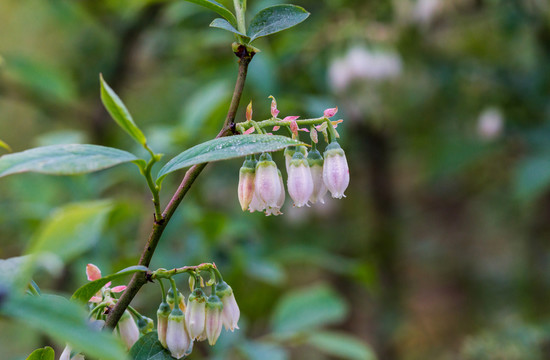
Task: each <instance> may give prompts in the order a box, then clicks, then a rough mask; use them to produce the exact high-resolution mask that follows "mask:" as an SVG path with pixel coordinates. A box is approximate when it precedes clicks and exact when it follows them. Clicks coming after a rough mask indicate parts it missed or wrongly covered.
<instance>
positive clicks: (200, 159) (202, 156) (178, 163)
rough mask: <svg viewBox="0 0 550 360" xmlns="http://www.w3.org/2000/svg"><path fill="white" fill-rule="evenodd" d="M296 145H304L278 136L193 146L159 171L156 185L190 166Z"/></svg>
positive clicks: (245, 137) (225, 139) (234, 138)
mask: <svg viewBox="0 0 550 360" xmlns="http://www.w3.org/2000/svg"><path fill="white" fill-rule="evenodd" d="M296 145H304V144H303V143H301V142H299V141H296V140H292V139H290V138H288V137H286V136H280V135H236V136H230V137H223V138H219V139H214V140H210V141H207V142H204V143H202V144H199V145H196V146H193V147H192V148H190V149H187V150H185V151H184V152H182V153H181V154H179V155H178V156H176V157H175V158H173V159H172V160H170V161H169V162H168V163H167V164H166V165H164V167H163V168H162V169H160V171H159V174H158V177H157V184H160V183H161V182H162V180H163V179H164V177H165V176H166V175H168V174H169V173H171V172H174V171H176V170H179V169H183V168H186V167H188V166H191V165H196V164H202V163H206V162H211V161H219V160H227V159H233V158H238V157H243V156H246V155H251V154H258V153H262V152H269V151H277V150H281V149H283V148H285V147H287V146H296Z"/></svg>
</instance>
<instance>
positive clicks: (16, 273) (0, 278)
mask: <svg viewBox="0 0 550 360" xmlns="http://www.w3.org/2000/svg"><path fill="white" fill-rule="evenodd" d="M28 260H29V256H16V257H11V258H9V259H2V260H0V284H2V286H6V287H8V288H11V287H12V286H14V285H15V283H16V282H17V281H18V279H20V274H21V271H22V269H23V268H24V267H25V266H26V264H27V261H28ZM25 285H26V283H25Z"/></svg>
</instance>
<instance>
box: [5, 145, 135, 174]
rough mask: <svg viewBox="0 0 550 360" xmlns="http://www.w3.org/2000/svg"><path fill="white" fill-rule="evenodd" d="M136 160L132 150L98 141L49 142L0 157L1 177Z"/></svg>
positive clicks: (88, 168) (93, 168)
mask: <svg viewBox="0 0 550 360" xmlns="http://www.w3.org/2000/svg"><path fill="white" fill-rule="evenodd" d="M136 160H138V158H137V157H135V156H134V155H133V154H130V153H129V152H126V151H122V150H119V149H115V148H110V147H105V146H99V145H87V144H86V145H83V144H69V145H50V146H42V147H38V148H34V149H29V150H26V151H22V152H18V153H13V154H7V155H4V156H2V157H0V177H2V176H7V175H11V174H18V173H24V172H36V173H42V174H50V175H76V174H84V173H88V172H92V171H98V170H102V169H106V168H109V167H112V166H115V165H118V164H122V163H126V162H130V161H136Z"/></svg>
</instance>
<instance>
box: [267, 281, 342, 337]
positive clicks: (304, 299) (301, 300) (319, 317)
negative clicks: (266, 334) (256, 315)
mask: <svg viewBox="0 0 550 360" xmlns="http://www.w3.org/2000/svg"><path fill="white" fill-rule="evenodd" d="M347 312H348V308H347V306H346V303H345V301H344V300H342V298H341V297H340V296H339V295H338V294H337V293H335V292H334V290H332V289H331V288H330V287H328V286H326V285H316V286H313V287H309V288H306V289H300V290H297V291H294V292H291V293H289V294H287V295H286V296H284V297H283V298H282V299H281V301H280V302H279V304H278V305H277V307H276V309H275V312H274V315H273V318H272V326H273V331H274V332H275V333H276V334H278V335H284V336H286V335H293V334H295V333H297V332H302V331H308V332H313V331H314V328H315V327H320V326H323V325H327V324H332V323H337V322H339V321H341V320H343V319H344V318H345V316H346V314H347Z"/></svg>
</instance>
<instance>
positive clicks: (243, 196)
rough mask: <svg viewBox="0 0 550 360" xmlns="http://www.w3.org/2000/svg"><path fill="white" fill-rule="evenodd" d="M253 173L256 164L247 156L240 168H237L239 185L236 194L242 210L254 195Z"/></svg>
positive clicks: (246, 207) (247, 205)
mask: <svg viewBox="0 0 550 360" xmlns="http://www.w3.org/2000/svg"><path fill="white" fill-rule="evenodd" d="M255 174H256V164H255V162H254V160H252V159H251V158H247V159H246V160H245V161H244V163H243V166H242V167H241V169H240V170H239V186H238V195H239V203H240V204H241V208H242V209H243V211H245V210H246V209H248V207H249V205H250V203H251V202H252V198H253V196H254V189H255V181H254V178H255Z"/></svg>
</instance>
